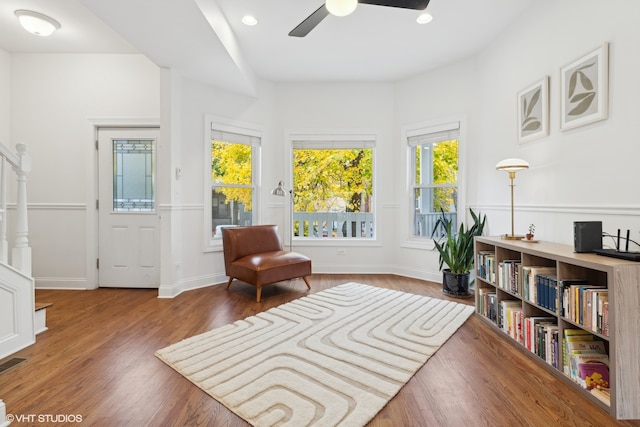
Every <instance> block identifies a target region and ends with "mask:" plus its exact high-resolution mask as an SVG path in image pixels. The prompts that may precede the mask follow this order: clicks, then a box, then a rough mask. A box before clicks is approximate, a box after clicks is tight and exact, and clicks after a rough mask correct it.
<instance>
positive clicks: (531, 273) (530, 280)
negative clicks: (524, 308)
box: [527, 266, 556, 302]
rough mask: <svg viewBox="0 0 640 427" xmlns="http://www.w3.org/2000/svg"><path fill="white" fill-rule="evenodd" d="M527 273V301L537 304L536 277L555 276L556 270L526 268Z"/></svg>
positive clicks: (540, 267) (542, 267)
mask: <svg viewBox="0 0 640 427" xmlns="http://www.w3.org/2000/svg"><path fill="white" fill-rule="evenodd" d="M527 272H528V277H527V284H528V286H529V290H528V292H527V294H528V295H529V301H530V302H537V301H538V293H537V276H538V275H539V274H556V268H555V267H546V266H528V267H527Z"/></svg>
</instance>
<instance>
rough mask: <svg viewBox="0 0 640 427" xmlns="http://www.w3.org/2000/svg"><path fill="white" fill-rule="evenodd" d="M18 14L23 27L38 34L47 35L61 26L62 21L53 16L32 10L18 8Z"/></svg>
mask: <svg viewBox="0 0 640 427" xmlns="http://www.w3.org/2000/svg"><path fill="white" fill-rule="evenodd" d="M15 14H16V16H17V17H18V21H20V25H22V28H24V29H25V30H27V31H29V32H30V33H31V34H35V35H36V36H42V37H47V36H50V35H51V34H53V32H54V31H55V30H57V29H58V28H60V23H59V22H58V21H56V20H55V19H53V18H50V17H48V16H47V15H43V14H42V13H38V12H34V11H32V10H16V11H15Z"/></svg>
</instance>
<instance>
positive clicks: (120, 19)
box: [0, 0, 533, 94]
mask: <svg viewBox="0 0 640 427" xmlns="http://www.w3.org/2000/svg"><path fill="white" fill-rule="evenodd" d="M322 3H323V0H2V2H0V48H1V49H3V50H5V51H7V52H9V53H20V52H30V53H135V52H140V53H143V54H145V55H146V56H147V57H148V58H149V59H150V60H152V61H153V62H154V63H156V64H157V65H159V66H161V67H166V68H173V69H175V70H177V71H179V72H180V73H181V74H183V75H185V76H186V77H189V78H193V79H196V80H199V81H203V82H206V83H210V84H213V85H216V86H221V87H225V88H227V89H230V90H233V91H238V92H241V93H248V94H253V93H255V82H256V78H258V77H259V78H262V79H267V80H270V81H275V82H310V81H376V82H382V81H394V80H398V79H402V78H406V77H409V76H412V75H416V74H419V73H421V72H424V71H427V70H430V69H433V68H437V67H439V66H442V65H444V64H447V63H451V62H454V61H456V60H459V59H461V58H464V57H467V56H469V55H472V54H473V53H475V52H477V51H478V50H479V49H482V48H483V47H484V46H486V45H487V43H489V42H490V41H491V40H492V39H493V38H494V37H496V35H497V34H499V33H500V32H501V31H502V30H503V29H504V28H505V27H506V26H508V25H509V23H510V22H511V21H512V20H513V19H514V17H516V16H517V15H519V14H520V13H522V12H523V11H524V10H525V9H526V8H527V7H528V6H529V5H530V4H532V3H533V0H431V2H430V4H429V6H428V8H427V11H428V12H429V13H431V14H432V15H433V17H434V18H433V21H431V22H430V23H429V24H426V25H418V24H417V23H416V22H415V20H416V18H417V16H418V14H419V12H418V11H414V10H408V9H398V8H390V7H381V6H374V5H367V4H360V5H358V8H357V9H356V11H355V12H354V13H353V14H351V15H349V16H347V17H343V18H338V17H335V16H331V15H330V16H328V17H327V18H325V19H324V21H322V22H321V23H320V24H319V25H318V26H317V27H316V28H315V29H314V30H313V31H311V33H309V35H307V37H304V38H296V37H289V36H288V33H289V31H291V30H292V29H293V28H294V27H295V26H296V25H297V24H298V23H300V22H301V21H302V20H303V19H304V18H306V17H307V16H308V15H310V14H311V13H312V12H313V11H315V10H316V9H317V8H318V7H320V6H321V5H322ZM17 9H30V10H35V11H37V12H41V13H44V14H46V15H49V16H51V17H52V18H54V19H56V20H57V21H59V22H60V23H61V29H60V30H59V31H57V32H56V33H54V35H53V36H51V37H49V38H42V37H38V36H34V35H31V34H28V33H27V32H25V31H24V30H22V28H21V27H20V26H19V24H18V21H17V19H16V17H15V15H14V11H15V10H17ZM245 14H252V15H254V16H255V17H256V18H257V19H258V21H259V23H258V25H256V26H254V27H248V26H245V25H244V24H242V23H241V18H242V16H243V15H245Z"/></svg>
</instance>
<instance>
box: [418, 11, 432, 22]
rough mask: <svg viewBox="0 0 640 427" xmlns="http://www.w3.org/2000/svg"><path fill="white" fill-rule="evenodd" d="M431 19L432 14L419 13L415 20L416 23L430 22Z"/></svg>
mask: <svg viewBox="0 0 640 427" xmlns="http://www.w3.org/2000/svg"><path fill="white" fill-rule="evenodd" d="M432 19H433V16H431V14H429V13H421V14H420V16H418V19H416V22H417V23H418V24H427V23H429V22H431V20H432Z"/></svg>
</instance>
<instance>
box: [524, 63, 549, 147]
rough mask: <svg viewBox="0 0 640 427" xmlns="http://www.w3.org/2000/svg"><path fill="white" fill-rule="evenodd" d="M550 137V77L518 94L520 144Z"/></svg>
mask: <svg viewBox="0 0 640 427" xmlns="http://www.w3.org/2000/svg"><path fill="white" fill-rule="evenodd" d="M548 135H549V76H544V77H543V78H542V79H541V80H539V81H537V82H535V83H533V84H532V85H530V86H528V87H526V88H525V89H523V90H521V91H520V92H518V142H520V143H524V142H529V141H532V140H534V139H538V138H543V137H545V136H548Z"/></svg>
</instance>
